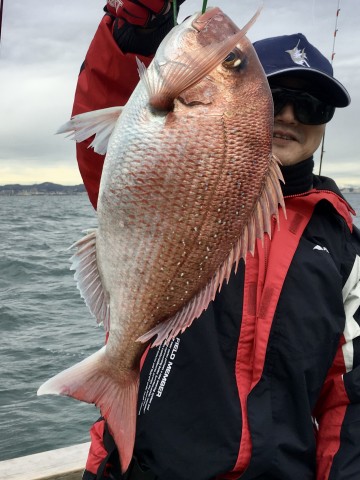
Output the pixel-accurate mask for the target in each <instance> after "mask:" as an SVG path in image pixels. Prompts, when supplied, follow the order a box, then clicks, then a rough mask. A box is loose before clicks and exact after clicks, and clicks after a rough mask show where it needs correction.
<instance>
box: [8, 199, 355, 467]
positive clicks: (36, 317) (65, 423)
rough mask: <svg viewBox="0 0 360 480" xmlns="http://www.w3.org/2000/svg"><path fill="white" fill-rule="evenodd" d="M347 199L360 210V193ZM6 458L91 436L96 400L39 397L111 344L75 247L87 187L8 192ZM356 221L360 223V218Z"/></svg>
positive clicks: (87, 222) (90, 214) (86, 214)
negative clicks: (77, 272)
mask: <svg viewBox="0 0 360 480" xmlns="http://www.w3.org/2000/svg"><path fill="white" fill-rule="evenodd" d="M346 197H347V199H348V200H349V202H350V203H351V205H352V206H353V207H354V209H355V210H358V211H359V212H360V194H348V195H346ZM0 209H1V210H0V211H1V215H0V335H1V341H0V460H5V459H9V458H14V457H19V456H23V455H29V454H32V453H38V452H42V451H45V450H51V449H55V448H60V447H65V446H69V445H73V444H76V443H81V442H86V441H89V428H90V426H91V424H92V423H93V422H94V421H95V420H96V419H97V418H98V417H99V412H98V410H97V409H96V408H95V407H94V406H93V405H87V404H85V403H82V402H78V401H76V400H73V399H71V398H68V397H56V396H42V397H37V396H36V391H37V389H38V388H39V386H40V385H41V384H42V383H43V382H44V381H45V380H47V379H48V378H50V377H51V376H53V375H55V374H56V373H58V372H60V371H61V370H63V369H64V368H67V367H70V366H71V365H74V364H75V363H77V362H79V361H81V360H83V359H84V358H86V357H88V356H89V355H90V354H91V353H93V352H95V351H96V350H98V349H99V348H100V347H101V346H102V345H103V344H104V331H103V329H102V328H101V327H97V326H96V322H95V320H94V318H93V317H92V316H91V315H90V314H89V312H88V309H87V307H86V306H85V304H84V302H83V300H82V299H81V298H80V295H79V292H78V290H77V289H76V284H75V282H74V279H73V272H71V271H70V270H69V266H70V262H69V258H70V256H71V252H69V251H68V250H67V249H68V247H69V246H70V245H72V244H73V243H74V242H75V241H76V240H78V239H79V238H81V237H82V236H83V233H82V232H83V230H86V229H88V228H93V227H95V226H96V216H95V213H94V210H93V209H92V207H91V206H90V204H89V201H88V198H87V196H86V194H83V195H73V196H40V195H34V196H12V197H5V196H2V197H0ZM355 223H357V225H358V226H360V219H359V218H356V219H355Z"/></svg>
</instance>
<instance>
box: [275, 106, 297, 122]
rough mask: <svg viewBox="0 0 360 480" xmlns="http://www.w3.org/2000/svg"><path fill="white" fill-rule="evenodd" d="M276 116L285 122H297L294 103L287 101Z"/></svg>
mask: <svg viewBox="0 0 360 480" xmlns="http://www.w3.org/2000/svg"><path fill="white" fill-rule="evenodd" d="M275 118H276V120H279V121H281V122H284V123H297V120H296V117H295V111H294V105H293V104H292V103H291V102H288V103H285V105H284V106H283V108H282V109H281V110H280V112H279V113H278V114H277V115H275Z"/></svg>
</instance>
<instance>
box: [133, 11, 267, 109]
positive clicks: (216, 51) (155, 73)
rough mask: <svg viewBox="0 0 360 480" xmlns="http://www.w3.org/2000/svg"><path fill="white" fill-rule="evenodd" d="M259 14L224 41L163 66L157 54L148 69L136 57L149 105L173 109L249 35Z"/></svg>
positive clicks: (182, 56) (199, 49) (187, 54)
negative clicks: (180, 96)
mask: <svg viewBox="0 0 360 480" xmlns="http://www.w3.org/2000/svg"><path fill="white" fill-rule="evenodd" d="M259 14H260V10H258V11H257V12H256V13H255V15H254V16H253V18H252V19H251V20H250V21H249V22H248V23H247V24H246V25H245V27H244V28H242V29H241V30H240V31H239V32H237V33H235V34H234V35H232V36H231V37H228V38H226V39H225V40H223V41H222V42H218V43H213V44H211V45H207V46H204V47H201V48H198V49H196V50H194V51H192V52H184V53H183V54H181V55H179V57H178V58H176V59H175V60H174V61H169V62H166V63H164V64H163V65H160V64H159V62H158V60H157V59H156V57H155V58H154V60H153V65H152V67H151V68H150V67H149V69H146V67H145V65H144V64H143V63H142V62H141V61H140V60H139V59H138V58H136V62H137V65H138V72H139V75H140V79H141V80H142V82H143V83H144V85H145V88H146V90H147V93H148V96H149V103H150V105H151V106H152V107H153V108H155V109H159V110H167V109H170V108H171V106H172V104H173V102H174V99H175V98H177V97H178V96H179V95H180V93H181V92H183V91H184V90H186V89H187V88H189V87H191V86H192V85H195V84H196V83H198V82H200V81H201V80H202V79H203V78H204V77H205V76H206V75H208V74H209V73H210V72H211V71H212V70H214V68H216V67H217V66H218V65H219V64H220V63H221V62H222V61H223V60H224V59H225V58H226V56H227V55H228V54H229V53H230V52H231V51H232V50H233V49H234V48H235V47H236V45H237V44H238V43H239V41H240V40H241V39H242V38H243V37H244V36H245V35H246V33H247V31H248V29H249V28H250V27H251V25H252V24H253V23H254V22H255V20H256V18H257V17H258V15H259Z"/></svg>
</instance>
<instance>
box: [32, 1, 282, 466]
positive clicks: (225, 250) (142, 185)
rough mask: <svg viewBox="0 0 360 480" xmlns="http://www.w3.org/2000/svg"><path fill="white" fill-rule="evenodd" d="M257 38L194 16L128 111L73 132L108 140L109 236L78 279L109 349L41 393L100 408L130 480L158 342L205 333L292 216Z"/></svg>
mask: <svg viewBox="0 0 360 480" xmlns="http://www.w3.org/2000/svg"><path fill="white" fill-rule="evenodd" d="M247 27H248V26H247ZM245 30H246V29H245ZM245 30H239V29H238V28H237V27H236V25H235V24H234V23H233V22H232V21H231V20H230V19H229V18H228V17H227V16H226V15H224V14H223V13H222V12H221V10H220V9H218V8H214V9H209V10H208V11H207V12H206V13H205V14H204V15H199V14H196V15H194V16H192V17H191V18H189V19H187V20H186V21H185V22H184V23H182V24H181V25H179V26H177V27H175V28H174V29H173V30H172V31H171V32H170V33H169V35H168V36H167V37H166V38H165V39H164V41H163V42H162V44H161V45H160V47H159V49H158V51H157V53H156V56H155V59H154V60H153V62H152V63H151V65H150V66H149V68H148V70H147V71H145V69H144V67H143V66H142V65H141V64H140V63H139V71H140V78H141V79H140V82H139V84H138V86H137V87H136V89H135V90H134V92H133V95H132V96H131V98H130V99H129V101H128V103H127V104H126V105H125V106H124V107H116V108H111V109H106V110H102V111H98V112H89V113H87V114H83V115H79V116H77V117H75V118H73V119H72V120H71V121H70V122H68V123H67V124H66V125H65V126H64V127H63V128H62V129H61V132H64V131H73V132H75V133H74V135H75V139H76V140H77V141H82V140H83V139H85V138H88V137H89V136H91V135H93V134H96V136H95V139H94V141H93V146H94V148H95V150H96V151H98V152H99V153H105V151H107V154H106V159H105V163H104V169H103V174H102V179H101V185H100V194H99V202H98V229H97V230H95V231H93V232H91V233H89V234H88V235H87V236H86V237H84V238H83V239H81V240H80V241H79V242H77V243H76V244H75V246H76V253H75V255H74V257H73V268H74V269H75V270H76V273H75V278H76V280H77V282H78V287H79V289H80V291H81V294H82V296H83V297H84V299H85V301H86V303H87V305H88V306H89V309H90V311H91V312H92V314H93V315H94V316H95V317H96V318H97V321H98V322H99V323H100V322H103V324H104V326H105V329H106V330H107V331H108V332H109V338H108V342H107V344H106V346H105V347H103V348H102V349H101V350H100V351H99V352H97V353H95V354H94V355H92V356H91V357H89V358H88V359H86V360H84V361H83V362H81V363H80V364H78V365H75V366H74V367H71V368H70V369H68V370H65V371H64V372H62V373H60V374H58V375H57V376H55V377H54V378H52V379H50V380H48V381H47V382H46V383H45V384H44V385H42V386H41V387H40V389H39V392H38V393H39V394H40V395H41V394H47V393H55V394H61V395H69V396H72V397H74V398H77V399H79V400H82V401H85V402H89V403H95V404H96V405H97V406H99V407H100V409H101V413H102V415H103V416H104V417H105V418H106V419H107V422H108V425H109V429H110V431H111V433H112V435H113V436H114V438H115V442H116V444H117V447H118V449H119V452H120V458H121V465H122V470H123V471H126V469H127V467H128V465H129V462H130V460H131V456H132V451H133V445H134V439H135V429H136V415H137V412H136V403H137V394H138V384H139V369H140V366H139V365H140V359H141V356H142V354H143V352H144V350H145V348H146V345H147V343H148V342H149V340H151V339H153V340H154V341H153V345H158V344H160V343H162V342H163V341H169V340H170V339H171V338H174V337H175V336H176V335H178V334H179V333H181V332H182V331H183V330H184V329H185V328H187V327H189V326H190V325H191V323H192V322H193V321H194V319H195V318H197V317H198V316H199V315H200V314H201V312H202V311H203V310H204V309H206V308H207V306H208V304H209V302H210V301H211V300H212V299H213V298H214V297H215V294H216V291H217V290H218V289H219V288H220V287H221V285H222V283H223V282H224V280H226V279H228V278H229V276H230V273H231V270H232V269H233V268H234V265H235V268H236V266H237V264H238V262H239V260H240V259H241V258H245V256H246V254H247V252H248V251H253V250H254V248H255V240H256V238H257V237H259V238H262V236H263V235H264V233H265V232H268V233H269V234H270V231H271V226H270V221H271V217H272V216H273V215H277V210H278V204H279V203H280V204H283V203H282V202H283V201H282V196H281V191H280V187H279V177H280V176H281V174H280V172H279V168H278V164H277V161H276V159H275V158H274V157H273V156H272V154H271V143H272V118H273V110H272V99H271V94H270V91H269V88H268V85H267V80H266V77H265V74H264V72H263V70H262V67H261V65H260V63H259V60H258V58H257V56H256V54H255V51H254V49H253V47H252V45H251V43H250V42H249V40H248V39H247V38H246V37H245V33H246V31H245ZM139 340H140V341H139Z"/></svg>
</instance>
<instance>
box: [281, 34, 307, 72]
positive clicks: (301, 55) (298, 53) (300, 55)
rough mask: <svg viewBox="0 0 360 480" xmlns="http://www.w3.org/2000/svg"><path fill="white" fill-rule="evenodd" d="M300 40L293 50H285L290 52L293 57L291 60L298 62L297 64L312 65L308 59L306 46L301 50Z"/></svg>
mask: <svg viewBox="0 0 360 480" xmlns="http://www.w3.org/2000/svg"><path fill="white" fill-rule="evenodd" d="M299 43H300V40H299V41H298V43H297V45H296V46H295V47H294V48H293V49H292V50H285V52H286V53H288V54H289V55H290V57H291V60H292V61H293V62H294V63H296V65H301V66H302V67H304V66H306V67H310V65H309V64H308V62H307V61H306V59H307V56H306V53H305V48H303V49H302V50H299V48H298V46H299Z"/></svg>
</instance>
